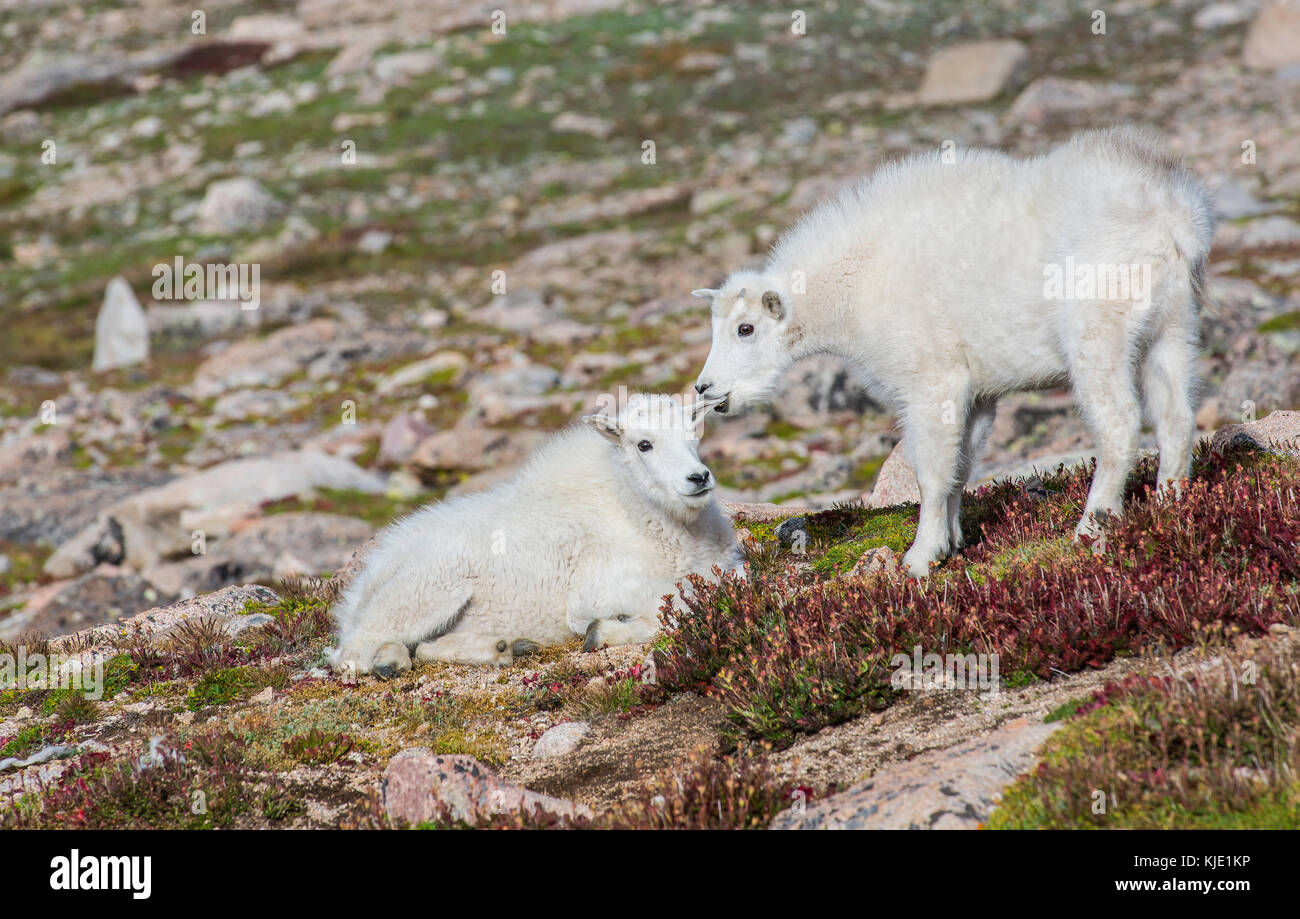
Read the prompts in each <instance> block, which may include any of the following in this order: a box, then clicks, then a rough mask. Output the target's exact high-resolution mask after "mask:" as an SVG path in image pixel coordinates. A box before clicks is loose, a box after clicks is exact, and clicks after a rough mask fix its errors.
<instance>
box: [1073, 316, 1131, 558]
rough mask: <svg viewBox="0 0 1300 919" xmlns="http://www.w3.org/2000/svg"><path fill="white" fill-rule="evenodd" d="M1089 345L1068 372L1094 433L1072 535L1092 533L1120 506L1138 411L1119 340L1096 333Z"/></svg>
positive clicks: (1128, 365) (1096, 533)
mask: <svg viewBox="0 0 1300 919" xmlns="http://www.w3.org/2000/svg"><path fill="white" fill-rule="evenodd" d="M1090 343H1091V344H1092V345H1093V347H1091V348H1089V349H1088V350H1087V351H1086V352H1083V353H1081V354H1079V355H1076V357H1075V359H1074V366H1073V368H1072V372H1071V379H1072V381H1073V383H1074V395H1075V399H1076V401H1077V402H1078V406H1079V411H1080V412H1081V413H1082V414H1083V419H1084V421H1085V422H1086V423H1087V425H1088V428H1089V429H1090V430H1091V432H1092V434H1093V436H1094V437H1095V438H1096V439H1097V470H1096V472H1094V473H1093V476H1092V487H1091V488H1090V489H1089V490H1088V501H1087V503H1086V504H1085V505H1084V508H1083V519H1082V520H1080V521H1079V525H1078V526H1077V527H1076V528H1075V536H1076V537H1080V536H1090V537H1094V538H1095V537H1098V536H1100V535H1101V531H1102V523H1103V521H1104V519H1105V518H1107V517H1111V516H1115V517H1118V516H1119V515H1120V513H1121V512H1122V511H1123V507H1124V484H1125V481H1126V480H1127V479H1128V474H1129V472H1130V471H1131V470H1132V469H1133V463H1134V461H1135V459H1136V456H1137V443H1138V432H1139V431H1140V429H1141V427H1142V411H1141V409H1140V408H1139V406H1138V394H1137V386H1136V381H1135V379H1134V370H1133V362H1132V360H1131V359H1130V358H1129V356H1128V354H1127V353H1126V349H1125V348H1124V346H1123V344H1122V343H1110V344H1108V343H1106V342H1105V341H1104V338H1103V336H1100V335H1096V336H1094V337H1093V338H1092V340H1091V342H1090Z"/></svg>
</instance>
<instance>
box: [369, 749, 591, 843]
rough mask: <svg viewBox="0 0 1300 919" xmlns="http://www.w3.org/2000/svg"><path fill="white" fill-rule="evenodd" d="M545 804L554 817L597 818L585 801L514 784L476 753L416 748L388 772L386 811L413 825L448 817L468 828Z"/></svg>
mask: <svg viewBox="0 0 1300 919" xmlns="http://www.w3.org/2000/svg"><path fill="white" fill-rule="evenodd" d="M535 808H541V809H542V810H543V811H544V812H546V813H548V814H552V815H554V816H556V817H560V818H565V819H572V818H574V817H586V818H588V819H591V817H592V816H593V814H592V811H591V808H589V807H587V806H586V805H584V804H577V803H574V802H572V801H564V800H561V799H560V798H553V797H551V796H550V795H544V794H541V793H539V792H536V791H529V790H528V789H526V788H520V787H519V786H517V785H511V784H510V783H508V782H504V781H502V780H501V779H500V778H498V777H497V775H496V773H495V772H493V771H492V770H491V769H489V768H488V767H487V766H485V765H483V764H482V763H480V762H479V761H478V760H476V759H475V758H474V757H472V756H468V755H466V754H463V753H460V754H455V755H450V756H443V755H439V754H437V753H434V752H433V751H432V750H429V749H426V748H423V747H417V748H415V749H412V750H404V751H403V752H401V753H399V754H397V755H396V756H394V757H393V758H392V760H391V761H390V762H389V764H388V769H387V771H385V773H384V809H385V810H386V811H387V812H388V816H389V817H391V818H392V819H393V820H398V821H402V822H405V823H408V824H411V825H416V824H420V823H426V822H429V821H435V820H440V819H443V818H444V817H449V818H450V819H452V820H461V821H464V822H465V823H467V824H469V825H470V826H475V825H477V824H479V823H480V822H482V821H485V820H487V819H490V818H491V817H492V816H494V815H496V814H506V813H512V812H517V811H520V810H523V809H528V810H533V809H535Z"/></svg>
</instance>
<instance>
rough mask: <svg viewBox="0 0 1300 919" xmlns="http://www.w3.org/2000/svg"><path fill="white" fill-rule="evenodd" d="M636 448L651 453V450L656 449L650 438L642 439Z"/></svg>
mask: <svg viewBox="0 0 1300 919" xmlns="http://www.w3.org/2000/svg"><path fill="white" fill-rule="evenodd" d="M636 448H637V449H638V450H640V451H641V452H642V453H649V452H650V451H651V450H653V449H654V444H652V443H650V441H648V440H643V441H641V443H639V444H637V445H636Z"/></svg>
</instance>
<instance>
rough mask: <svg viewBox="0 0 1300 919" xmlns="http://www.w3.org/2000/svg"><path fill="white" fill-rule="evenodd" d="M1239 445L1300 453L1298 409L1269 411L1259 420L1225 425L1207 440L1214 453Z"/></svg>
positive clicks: (1298, 454) (1294, 453) (1270, 450)
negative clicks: (1294, 410)
mask: <svg viewBox="0 0 1300 919" xmlns="http://www.w3.org/2000/svg"><path fill="white" fill-rule="evenodd" d="M1241 445H1246V446H1249V447H1251V448H1253V449H1255V450H1263V451H1265V452H1268V453H1280V454H1283V455H1285V456H1300V412H1291V411H1277V412H1271V413H1269V414H1268V415H1267V416H1266V417H1264V418H1261V419H1259V420H1258V421H1250V422H1246V423H1244V424H1229V425H1224V426H1223V427H1221V428H1219V430H1217V431H1215V432H1214V440H1212V441H1211V442H1210V448H1211V449H1212V450H1214V452H1216V453H1222V452H1223V451H1224V450H1226V449H1227V448H1228V447H1235V446H1241Z"/></svg>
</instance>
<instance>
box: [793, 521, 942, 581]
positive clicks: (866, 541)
mask: <svg viewBox="0 0 1300 919" xmlns="http://www.w3.org/2000/svg"><path fill="white" fill-rule="evenodd" d="M916 523H917V511H916V509H915V508H909V509H897V508H870V509H861V511H860V516H859V519H858V521H856V522H855V523H854V524H852V525H851V528H850V531H849V533H848V534H847V535H846V536H835V535H834V534H831V533H828V534H826V537H825V538H826V539H834V540H835V541H834V543H833V544H832V545H830V546H829V547H828V548H826V550H825V551H824V553H823V554H822V556H821V558H819V559H817V560H816V561H815V562H813V570H814V571H818V572H820V573H823V574H839V573H842V572H844V571H847V570H849V569H850V568H852V567H853V566H854V565H856V564H857V563H858V560H859V559H860V558H862V555H863V553H865V552H867V551H868V550H869V549H875V548H877V547H879V546H888V547H889V548H890V549H893V550H894V552H896V553H900V554H901V553H903V552H906V551H907V548H908V547H909V546H910V545H911V544H912V540H914V539H915V538H916ZM821 532H822V531H821V529H820V527H819V524H818V518H817V517H816V516H814V517H812V518H810V520H809V526H808V535H809V538H810V542H811V544H812V545H813V547H814V551H816V546H817V544H818V543H819V542H820V541H822V539H823V537H822V535H821Z"/></svg>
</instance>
